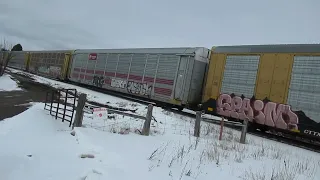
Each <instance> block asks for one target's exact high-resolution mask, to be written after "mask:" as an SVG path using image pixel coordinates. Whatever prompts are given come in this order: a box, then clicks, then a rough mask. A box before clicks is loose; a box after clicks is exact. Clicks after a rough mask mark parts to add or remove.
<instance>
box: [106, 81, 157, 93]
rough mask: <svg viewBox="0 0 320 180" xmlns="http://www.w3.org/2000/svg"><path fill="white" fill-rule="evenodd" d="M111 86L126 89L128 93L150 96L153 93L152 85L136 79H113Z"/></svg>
mask: <svg viewBox="0 0 320 180" xmlns="http://www.w3.org/2000/svg"><path fill="white" fill-rule="evenodd" d="M111 87H114V88H120V89H126V90H127V91H128V93H131V94H139V95H143V96H149V95H150V94H151V90H152V85H148V83H141V82H135V81H126V80H123V79H115V78H112V79H111Z"/></svg>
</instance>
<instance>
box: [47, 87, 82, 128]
mask: <svg viewBox="0 0 320 180" xmlns="http://www.w3.org/2000/svg"><path fill="white" fill-rule="evenodd" d="M76 98H77V89H58V90H52V91H48V92H47V93H46V101H45V106H44V109H45V110H47V111H50V115H51V116H54V117H55V119H58V118H59V119H61V120H62V122H64V121H67V122H69V127H71V124H72V119H73V114H74V110H75V106H76V105H75V104H76Z"/></svg>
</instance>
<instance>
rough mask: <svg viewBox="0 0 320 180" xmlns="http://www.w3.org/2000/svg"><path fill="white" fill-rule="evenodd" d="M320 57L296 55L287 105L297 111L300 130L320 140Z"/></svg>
mask: <svg viewBox="0 0 320 180" xmlns="http://www.w3.org/2000/svg"><path fill="white" fill-rule="evenodd" d="M319 102H320V55H312V54H310V55H295V56H294V58H293V67H292V75H291V81H290V88H289V93H288V100H287V104H290V105H291V108H292V110H294V111H296V114H297V116H298V119H299V130H300V132H302V133H305V134H310V135H313V136H318V137H319V138H320V111H319V109H320V103H319Z"/></svg>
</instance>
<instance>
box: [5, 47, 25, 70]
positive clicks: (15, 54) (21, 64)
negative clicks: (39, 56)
mask: <svg viewBox="0 0 320 180" xmlns="http://www.w3.org/2000/svg"><path fill="white" fill-rule="evenodd" d="M11 53H12V55H11V56H12V58H11V59H10V61H9V62H8V66H9V67H12V68H16V69H19V70H26V67H27V64H26V63H27V61H26V59H27V56H28V52H25V51H11Z"/></svg>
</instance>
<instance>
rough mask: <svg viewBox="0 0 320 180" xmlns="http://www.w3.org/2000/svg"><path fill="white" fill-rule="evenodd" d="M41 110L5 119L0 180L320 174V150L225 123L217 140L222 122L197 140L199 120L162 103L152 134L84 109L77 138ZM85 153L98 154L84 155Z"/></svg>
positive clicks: (0, 128) (299, 177) (254, 179)
mask: <svg viewBox="0 0 320 180" xmlns="http://www.w3.org/2000/svg"><path fill="white" fill-rule="evenodd" d="M34 77H36V76H34ZM36 79H37V81H39V82H44V83H47V84H48V82H49V83H51V85H53V86H56V87H58V86H59V87H63V86H64V87H65V88H70V87H74V86H72V85H68V84H65V83H60V82H57V81H53V80H49V79H46V78H39V77H36ZM0 80H1V78H0ZM2 86H3V84H0V89H1V88H2ZM76 88H77V89H79V91H81V92H83V93H87V94H88V97H89V98H91V99H90V100H94V101H98V102H99V101H101V102H104V103H105V102H106V101H108V102H110V103H113V105H115V106H121V107H124V108H128V109H132V108H133V107H134V108H138V109H139V110H138V113H139V114H140V115H145V114H146V111H147V110H146V106H145V105H141V104H138V103H133V102H130V101H127V100H123V99H120V98H115V97H112V96H109V95H105V94H102V93H98V92H94V91H91V90H87V89H85V88H78V87H76ZM43 107H44V104H42V103H34V105H33V106H32V107H31V108H30V109H28V110H27V111H25V112H24V113H22V114H19V115H17V116H15V117H12V118H10V119H6V120H5V121H0V147H2V148H1V149H0V160H1V161H0V179H6V180H7V179H8V180H11V179H30V180H31V179H32V180H34V179H39V180H40V179H41V180H45V179H59V180H62V179H66V180H71V179H75V180H76V179H77V180H81V179H83V180H84V179H86V180H92V179H115V180H116V179H117V180H118V179H119V180H120V179H121V180H122V179H123V180H127V179H140V180H149V179H153V180H157V179H159V180H165V179H168V180H172V179H177V180H180V179H185V180H187V179H190V180H191V179H199V180H206V179H208V180H209V179H210V180H211V179H228V180H233V179H234V180H238V179H245V180H247V179H248V180H264V179H273V180H289V179H290V180H311V179H314V180H317V179H320V169H319V166H320V156H319V154H318V153H313V152H310V151H307V150H303V149H300V148H296V147H292V146H288V145H285V144H281V143H278V142H274V141H270V140H266V139H262V138H259V137H254V136H251V135H247V143H246V144H240V143H239V137H240V133H239V132H238V131H234V130H232V129H228V128H225V130H224V134H223V139H222V141H219V140H218V135H219V127H218V126H216V125H213V124H209V123H205V122H202V123H201V135H200V138H198V139H197V138H195V137H193V127H194V119H192V118H189V117H185V116H182V115H177V114H174V113H172V112H168V111H165V110H163V109H161V108H158V107H154V109H153V116H154V117H155V119H156V121H152V125H151V134H150V136H142V135H140V134H139V131H141V129H142V126H143V121H142V120H140V119H133V118H129V117H125V116H122V115H111V114H109V117H107V118H105V119H100V118H97V117H95V116H94V115H93V114H87V113H85V115H84V120H83V127H81V128H75V129H74V131H75V136H72V135H71V134H70V132H71V131H72V130H71V128H69V127H68V123H67V122H61V120H55V119H54V118H53V117H51V116H50V115H48V114H49V112H47V111H44V110H43ZM84 154H90V155H93V156H94V158H80V156H81V155H84Z"/></svg>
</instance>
